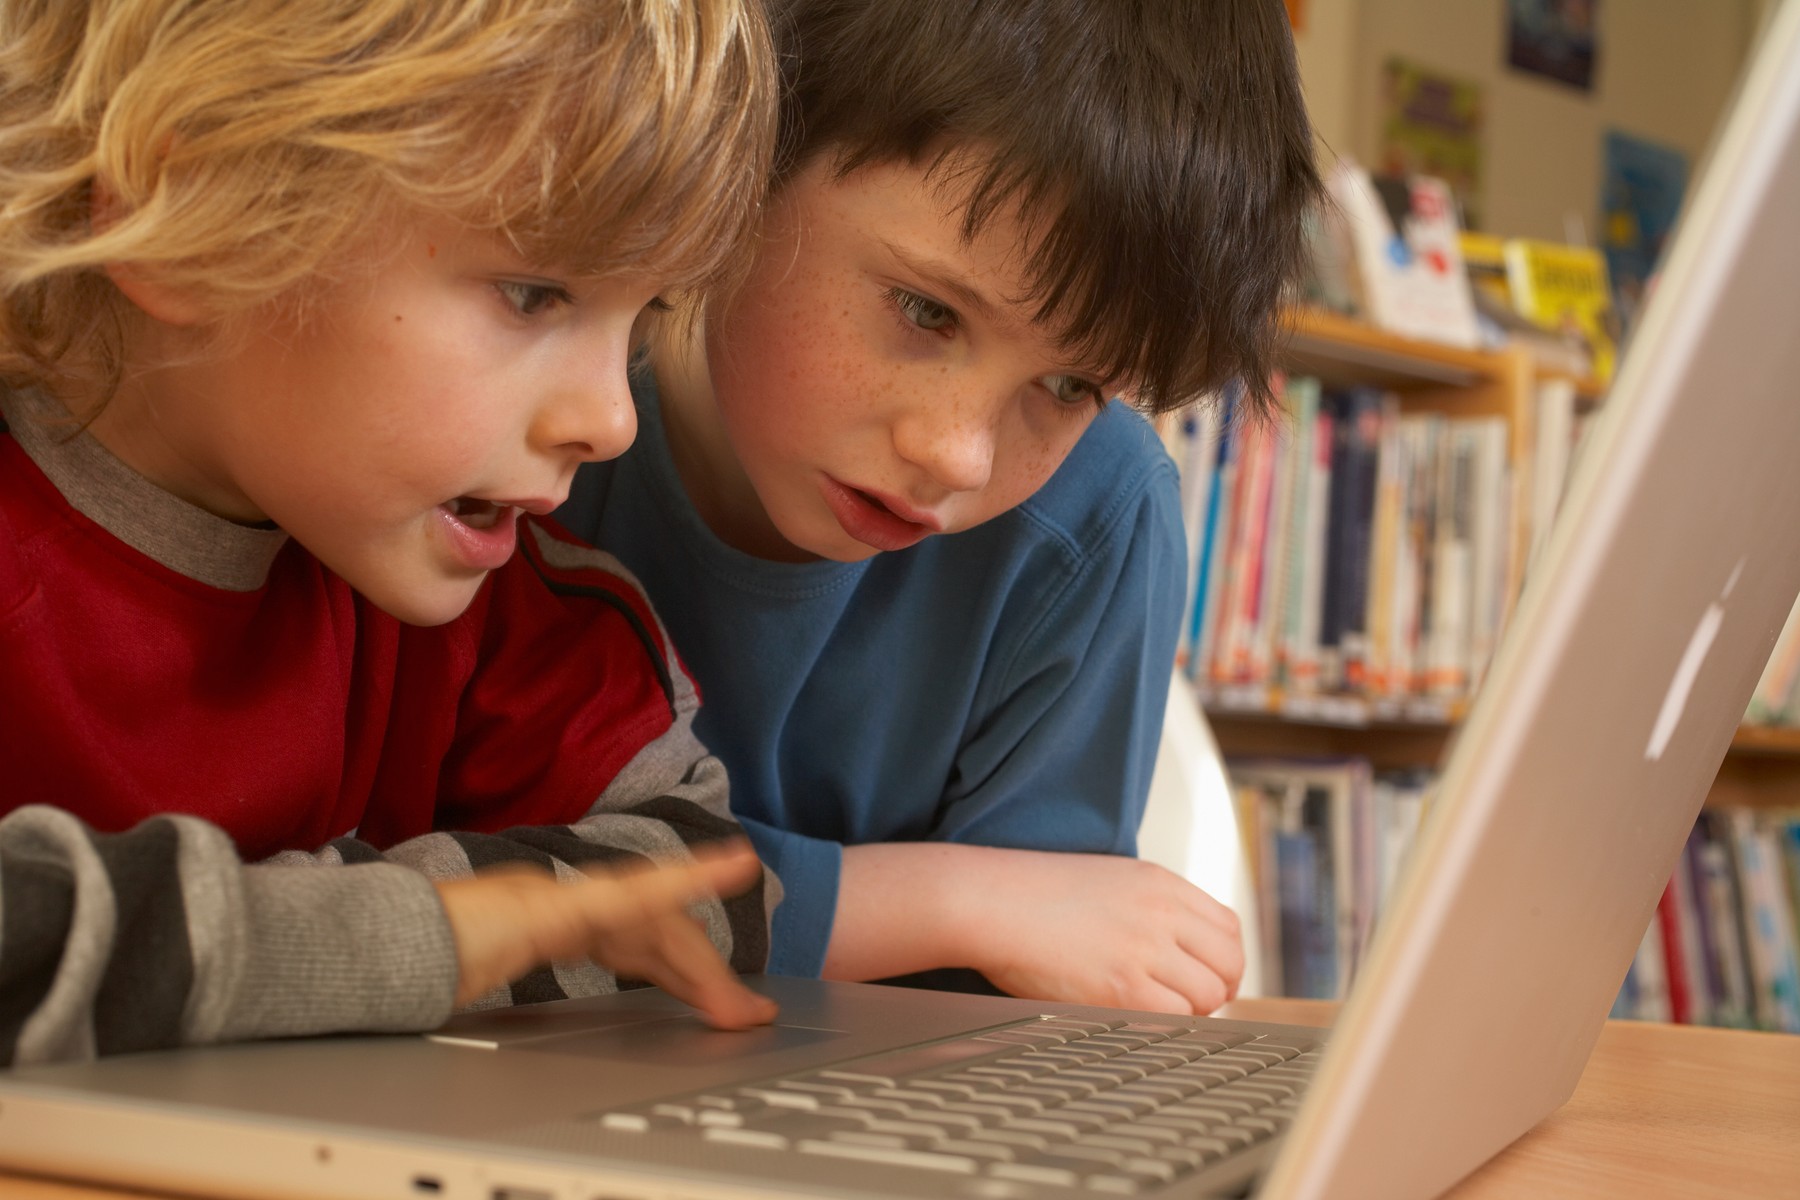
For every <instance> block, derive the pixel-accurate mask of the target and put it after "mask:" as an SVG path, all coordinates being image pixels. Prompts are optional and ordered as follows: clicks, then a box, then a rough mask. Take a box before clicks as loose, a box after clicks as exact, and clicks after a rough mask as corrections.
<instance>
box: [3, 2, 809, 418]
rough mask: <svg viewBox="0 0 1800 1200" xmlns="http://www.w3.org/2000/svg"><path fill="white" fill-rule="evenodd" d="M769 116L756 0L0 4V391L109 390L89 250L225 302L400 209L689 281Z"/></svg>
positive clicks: (575, 264)
mask: <svg viewBox="0 0 1800 1200" xmlns="http://www.w3.org/2000/svg"><path fill="white" fill-rule="evenodd" d="M774 107H775V74H774V68H773V58H772V54H771V50H770V46H769V41H768V31H767V28H766V25H765V23H764V19H763V16H762V14H761V11H760V9H759V8H758V7H757V6H756V4H755V3H754V0H683V2H681V3H672V2H670V0H231V2H230V3H217V4H214V3H198V4H196V3H190V2H185V0H89V2H88V3H78V2H77V0H16V2H9V3H7V4H6V5H5V6H4V7H0V379H4V380H6V381H10V382H13V383H42V384H54V383H55V382H56V381H57V380H58V379H59V378H60V379H64V380H69V379H74V380H76V381H79V382H83V383H87V384H91V385H94V386H98V387H100V388H102V389H103V390H104V391H107V392H110V390H111V388H112V386H114V385H115V384H116V381H117V378H118V374H119V371H120V370H121V363H120V354H121V350H120V345H119V342H120V335H119V327H120V324H121V322H122V321H123V320H124V319H125V315H126V311H127V310H126V306H127V305H128V301H126V300H125V298H124V297H123V296H122V295H121V294H120V293H119V292H118V291H117V290H116V289H115V288H113V287H112V286H111V283H110V281H109V280H108V279H107V278H106V275H105V273H104V267H105V265H106V264H108V263H134V264H154V265H155V266H156V268H157V270H158V272H159V275H160V277H161V278H164V279H167V280H169V281H170V282H172V283H173V284H176V285H178V286H182V287H185V288H188V289H190V290H191V291H193V292H194V293H195V294H197V295H200V296H203V297H206V298H208V303H209V305H210V306H211V307H212V308H213V309H215V310H216V311H217V312H218V314H219V315H220V316H228V315H230V314H232V313H234V312H241V311H244V310H246V309H249V308H252V307H254V306H255V305H257V304H259V303H261V302H264V301H267V300H270V299H273V298H275V297H277V296H283V295H286V294H289V293H290V292H292V291H295V290H296V289H298V288H299V287H300V286H301V285H303V284H305V283H306V282H307V281H308V280H311V279H313V278H315V277H317V276H319V275H320V273H321V272H330V271H332V270H334V269H336V268H338V267H341V266H345V265H347V264H346V263H345V262H344V259H345V258H346V256H347V255H348V254H349V253H350V251H352V250H353V249H360V248H363V247H366V246H367V245H368V242H369V237H370V234H369V231H370V229H371V228H372V227H375V226H378V225H379V223H380V221H381V219H382V218H384V217H392V216H395V215H399V214H404V213H405V212H407V211H414V210H425V211H431V212H436V213H442V214H446V215H449V216H452V217H454V218H456V219H458V220H460V221H462V222H464V223H466V224H468V225H470V226H471V227H473V228H475V229H479V230H482V231H486V232H497V233H499V234H501V235H502V236H504V237H506V238H508V239H510V240H511V241H512V242H513V243H514V244H515V245H516V246H517V247H518V248H519V249H520V251H521V252H522V253H523V254H524V255H525V256H526V257H527V258H529V259H532V260H535V261H543V262H547V263H556V264H558V265H560V266H563V267H565V268H567V269H571V270H575V271H578V272H596V273H604V272H609V271H635V272H641V273H644V274H656V275H663V276H667V277H669V278H670V279H671V280H673V281H676V282H680V283H686V284H697V283H700V282H703V281H705V280H707V279H709V278H711V277H713V276H714V275H716V274H718V273H720V272H721V271H722V270H725V269H726V268H728V267H729V266H730V265H732V264H733V262H734V260H735V257H736V256H737V255H738V254H739V253H740V252H741V248H742V246H743V244H744V241H745V236H744V235H745V234H746V233H747V232H748V230H749V228H750V226H751V224H752V223H753V221H754V220H755V218H756V216H757V213H758V211H759V207H760V202H761V199H762V197H763V195H764V190H765V187H766V182H767V172H768V164H769V156H770V152H771V148H772V145H773V136H774V130H773V124H774V120H773V118H774ZM97 187H98V188H103V189H104V195H105V197H106V206H107V212H108V214H109V217H110V218H111V219H109V220H108V221H106V222H104V223H96V222H92V221H90V215H91V212H92V209H93V206H94V203H95V199H96V196H97V195H98V194H100V193H98V192H97V191H96V188H97ZM72 347H79V348H80V352H79V353H75V354H71V353H70V350H71V348H72Z"/></svg>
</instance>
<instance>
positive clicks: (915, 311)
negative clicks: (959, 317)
mask: <svg viewBox="0 0 1800 1200" xmlns="http://www.w3.org/2000/svg"><path fill="white" fill-rule="evenodd" d="M888 299H889V300H891V301H892V302H893V304H894V307H895V308H898V309H899V310H900V312H901V313H902V314H903V315H904V316H905V317H906V319H907V320H908V321H911V322H912V323H913V324H914V325H917V326H918V327H919V328H920V329H928V330H931V331H933V332H935V331H937V330H940V329H945V328H948V327H949V326H951V325H954V324H955V323H956V314H955V313H954V312H952V311H951V310H950V309H948V308H945V307H944V306H943V305H941V304H939V303H938V302H937V301H936V300H928V299H926V298H925V297H924V296H921V295H919V294H918V293H917V292H909V291H907V290H906V289H905V288H889V289H888Z"/></svg>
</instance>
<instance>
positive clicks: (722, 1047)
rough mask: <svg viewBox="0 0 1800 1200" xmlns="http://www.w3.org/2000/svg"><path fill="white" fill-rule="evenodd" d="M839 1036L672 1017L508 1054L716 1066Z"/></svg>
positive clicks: (531, 1044) (528, 1045) (543, 1041)
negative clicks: (720, 1026)
mask: <svg viewBox="0 0 1800 1200" xmlns="http://www.w3.org/2000/svg"><path fill="white" fill-rule="evenodd" d="M843 1036H844V1035H843V1034H842V1033H839V1032H838V1031H837V1030H834V1029H813V1028H810V1027H808V1026H804V1025H759V1026H757V1027H756V1028H754V1029H736V1030H725V1029H714V1028H713V1027H712V1026H710V1025H708V1024H706V1023H705V1022H703V1021H701V1020H700V1019H699V1018H698V1017H692V1016H678V1017H664V1018H660V1019H655V1020H649V1021H634V1022H632V1023H631V1024H629V1025H615V1026H612V1027H610V1028H605V1029H589V1030H586V1031H583V1032H580V1033H566V1034H561V1035H559V1036H555V1037H545V1038H534V1039H532V1040H531V1041H527V1042H519V1043H516V1044H514V1045H513V1046H511V1047H509V1048H510V1049H513V1050H522V1051H537V1052H540V1053H544V1054H555V1055H559V1056H567V1055H574V1056H576V1057H579V1058H602V1059H612V1060H614V1061H617V1062H631V1063H656V1064H659V1065H662V1066H672V1067H703V1066H707V1065H708V1064H711V1063H717V1062H728V1061H730V1062H742V1061H743V1060H744V1059H745V1058H748V1057H750V1056H751V1055H755V1054H772V1053H774V1052H776V1051H778V1050H793V1049H797V1048H799V1047H801V1046H811V1045H815V1044H817V1043H819V1042H824V1041H830V1040H832V1039H833V1038H840V1037H843Z"/></svg>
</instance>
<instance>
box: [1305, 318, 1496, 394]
mask: <svg viewBox="0 0 1800 1200" xmlns="http://www.w3.org/2000/svg"><path fill="white" fill-rule="evenodd" d="M1289 325H1290V328H1291V330H1292V333H1291V335H1290V337H1289V340H1288V344H1287V347H1286V350H1285V352H1284V353H1283V354H1282V361H1283V363H1284V364H1285V365H1286V366H1287V369H1288V370H1289V371H1291V372H1293V373H1295V374H1298V375H1316V376H1318V377H1319V378H1321V379H1323V380H1325V381H1326V382H1328V383H1337V384H1370V385H1373V386H1376V387H1383V388H1388V389H1390V390H1393V391H1406V390H1409V389H1412V388H1417V387H1472V386H1474V385H1476V384H1479V383H1483V382H1486V381H1490V380H1494V379H1498V378H1500V377H1501V376H1502V375H1503V374H1504V373H1505V369H1506V367H1505V363H1506V357H1505V355H1503V354H1497V353H1493V352H1490V351H1485V350H1465V349H1463V348H1461V347H1459V346H1448V345H1443V344H1441V343H1438V342H1427V341H1421V340H1420V339H1418V338H1409V337H1402V336H1400V335H1399V334H1394V333H1388V332H1387V331H1386V330H1383V329H1377V328H1375V327H1374V326H1372V325H1369V324H1367V323H1366V322H1363V321H1359V320H1356V319H1355V318H1352V317H1346V316H1343V315H1341V314H1339V313H1334V312H1328V311H1326V310H1324V309H1317V308H1301V309H1295V310H1294V311H1293V312H1292V313H1290V314H1289Z"/></svg>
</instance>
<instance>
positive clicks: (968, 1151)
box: [937, 1138, 1019, 1162]
mask: <svg viewBox="0 0 1800 1200" xmlns="http://www.w3.org/2000/svg"><path fill="white" fill-rule="evenodd" d="M937 1150H938V1153H939V1154H960V1155H962V1156H964V1157H965V1158H979V1159H982V1160H984V1161H992V1162H1011V1161H1012V1160H1013V1159H1014V1158H1016V1157H1017V1156H1018V1153H1019V1151H1018V1148H1017V1147H1014V1146H1009V1145H1007V1144H1006V1143H1005V1142H976V1141H971V1140H970V1139H968V1138H945V1139H944V1140H943V1141H941V1142H939V1143H938V1145H937Z"/></svg>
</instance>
